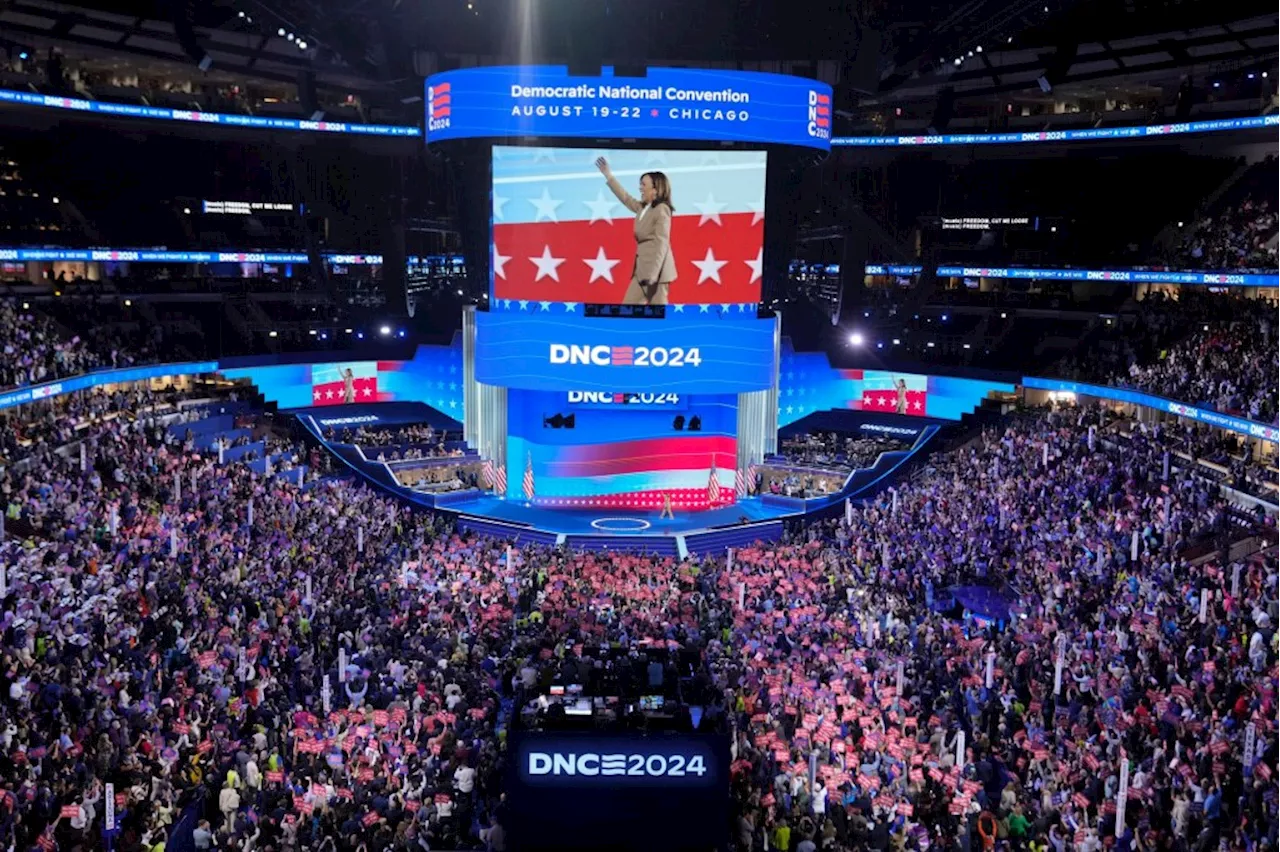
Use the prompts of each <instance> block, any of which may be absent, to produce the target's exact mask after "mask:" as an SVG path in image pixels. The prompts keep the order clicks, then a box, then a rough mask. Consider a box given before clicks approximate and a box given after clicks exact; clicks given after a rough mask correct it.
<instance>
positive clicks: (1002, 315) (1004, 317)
mask: <svg viewBox="0 0 1280 852" xmlns="http://www.w3.org/2000/svg"><path fill="white" fill-rule="evenodd" d="M1008 318H1009V315H1008V314H1007V313H1005V312H1004V311H1001V312H1000V319H1008Z"/></svg>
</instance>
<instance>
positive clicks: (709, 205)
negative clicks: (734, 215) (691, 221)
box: [693, 192, 726, 228]
mask: <svg viewBox="0 0 1280 852" xmlns="http://www.w3.org/2000/svg"><path fill="white" fill-rule="evenodd" d="M693 206H694V207H697V208H698V212H699V213H701V214H702V215H701V216H699V217H698V227H699V228H701V227H702V226H703V225H705V224H707V223H708V222H715V223H716V224H717V225H723V224H724V223H723V222H721V221H720V211H721V210H723V209H724V208H725V206H726V205H725V204H724V203H723V202H720V201H716V197H715V196H714V195H712V194H711V193H710V192H708V193H707V200H706V201H695V202H693Z"/></svg>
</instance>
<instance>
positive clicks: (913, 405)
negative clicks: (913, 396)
mask: <svg viewBox="0 0 1280 852" xmlns="http://www.w3.org/2000/svg"><path fill="white" fill-rule="evenodd" d="M911 407H912V408H914V409H915V410H916V411H919V410H920V400H918V399H917V400H916V401H915V402H913V403H911Z"/></svg>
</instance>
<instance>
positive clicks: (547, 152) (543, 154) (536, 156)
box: [533, 148, 556, 163]
mask: <svg viewBox="0 0 1280 852" xmlns="http://www.w3.org/2000/svg"><path fill="white" fill-rule="evenodd" d="M543 160H546V161H547V162H548V163H554V162H555V161H556V152H555V150H554V149H552V148H539V149H538V150H537V151H534V153H533V161H534V162H535V163H541V162H542V161H543Z"/></svg>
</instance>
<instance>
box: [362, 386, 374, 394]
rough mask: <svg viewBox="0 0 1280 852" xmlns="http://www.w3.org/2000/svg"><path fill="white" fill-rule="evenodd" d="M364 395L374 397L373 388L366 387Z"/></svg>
mask: <svg viewBox="0 0 1280 852" xmlns="http://www.w3.org/2000/svg"><path fill="white" fill-rule="evenodd" d="M364 395H365V396H373V388H371V387H366V388H365V389H364Z"/></svg>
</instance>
